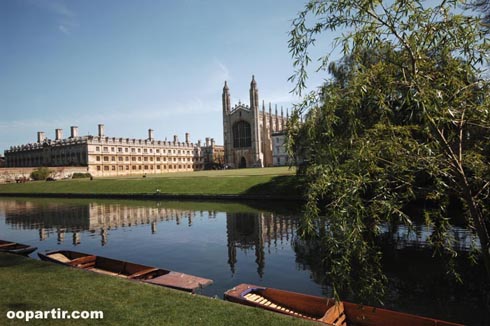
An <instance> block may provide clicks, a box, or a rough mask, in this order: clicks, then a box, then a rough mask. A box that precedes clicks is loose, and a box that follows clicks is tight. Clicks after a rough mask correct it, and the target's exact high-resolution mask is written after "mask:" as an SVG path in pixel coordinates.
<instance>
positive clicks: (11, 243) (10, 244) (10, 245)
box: [0, 242, 17, 248]
mask: <svg viewBox="0 0 490 326" xmlns="http://www.w3.org/2000/svg"><path fill="white" fill-rule="evenodd" d="M15 245H17V243H15V242H10V243H4V244H0V248H5V247H13V246H15Z"/></svg>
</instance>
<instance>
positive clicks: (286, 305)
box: [242, 288, 347, 326]
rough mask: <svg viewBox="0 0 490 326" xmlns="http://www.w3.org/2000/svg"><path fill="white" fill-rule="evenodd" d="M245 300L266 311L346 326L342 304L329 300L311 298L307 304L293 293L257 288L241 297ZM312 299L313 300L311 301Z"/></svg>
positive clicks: (336, 325) (335, 325)
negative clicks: (286, 293) (285, 293)
mask: <svg viewBox="0 0 490 326" xmlns="http://www.w3.org/2000/svg"><path fill="white" fill-rule="evenodd" d="M242 297H243V298H244V299H245V300H247V301H250V302H251V303H253V304H255V305H259V306H262V307H264V308H266V309H268V310H274V311H278V312H281V313H284V314H288V315H293V316H296V317H300V318H304V319H309V320H315V321H320V322H323V323H327V324H330V325H334V326H347V321H346V315H345V311H344V304H343V303H342V302H340V303H337V304H336V303H335V302H334V301H333V300H329V299H323V298H321V299H318V298H315V297H311V298H310V300H309V304H308V305H305V304H304V298H300V297H299V296H298V297H296V296H295V294H294V293H288V295H287V297H286V296H285V295H284V293H281V292H280V291H276V290H274V289H267V288H266V289H263V288H257V289H253V290H251V291H249V292H248V293H246V294H244V295H243V296H242ZM312 299H313V300H312Z"/></svg>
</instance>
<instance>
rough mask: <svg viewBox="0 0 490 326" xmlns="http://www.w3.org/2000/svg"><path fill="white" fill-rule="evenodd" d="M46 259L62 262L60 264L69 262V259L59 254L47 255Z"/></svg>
mask: <svg viewBox="0 0 490 326" xmlns="http://www.w3.org/2000/svg"><path fill="white" fill-rule="evenodd" d="M48 257H49V258H52V259H54V260H57V261H59V262H62V263H69V262H70V261H71V259H69V258H68V257H66V256H65V255H63V254H60V253H55V254H51V255H48Z"/></svg>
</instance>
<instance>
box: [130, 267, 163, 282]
mask: <svg viewBox="0 0 490 326" xmlns="http://www.w3.org/2000/svg"><path fill="white" fill-rule="evenodd" d="M157 270H158V268H155V267H150V268H146V269H144V270H142V271H139V272H136V273H133V274H131V275H128V278H129V279H133V278H138V277H140V276H143V275H145V274H148V273H151V272H154V271H157Z"/></svg>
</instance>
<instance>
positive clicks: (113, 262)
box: [38, 250, 213, 292]
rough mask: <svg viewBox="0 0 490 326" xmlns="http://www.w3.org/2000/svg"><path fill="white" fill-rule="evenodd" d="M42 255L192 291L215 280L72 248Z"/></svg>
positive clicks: (40, 254) (96, 270)
mask: <svg viewBox="0 0 490 326" xmlns="http://www.w3.org/2000/svg"><path fill="white" fill-rule="evenodd" d="M38 255H39V258H41V259H42V260H45V261H50V262H54V263H58V264H62V265H67V266H72V267H76V268H80V269H84V270H89V271H92V272H96V273H100V274H106V275H112V276H117V277H120V278H126V279H129V280H137V281H141V282H145V283H150V284H155V285H160V286H165V287H169V288H174V289H177V290H182V291H188V292H195V290H197V289H200V288H203V287H206V286H208V285H210V284H212V283H213V281H212V280H210V279H207V278H202V277H198V276H194V275H189V274H184V273H179V272H174V271H170V270H167V269H163V268H156V267H151V266H145V265H140V264H135V263H131V262H126V261H123V260H117V259H111V258H106V257H101V256H96V255H90V254H85V253H81V252H76V251H70V250H58V251H50V252H46V253H38Z"/></svg>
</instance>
